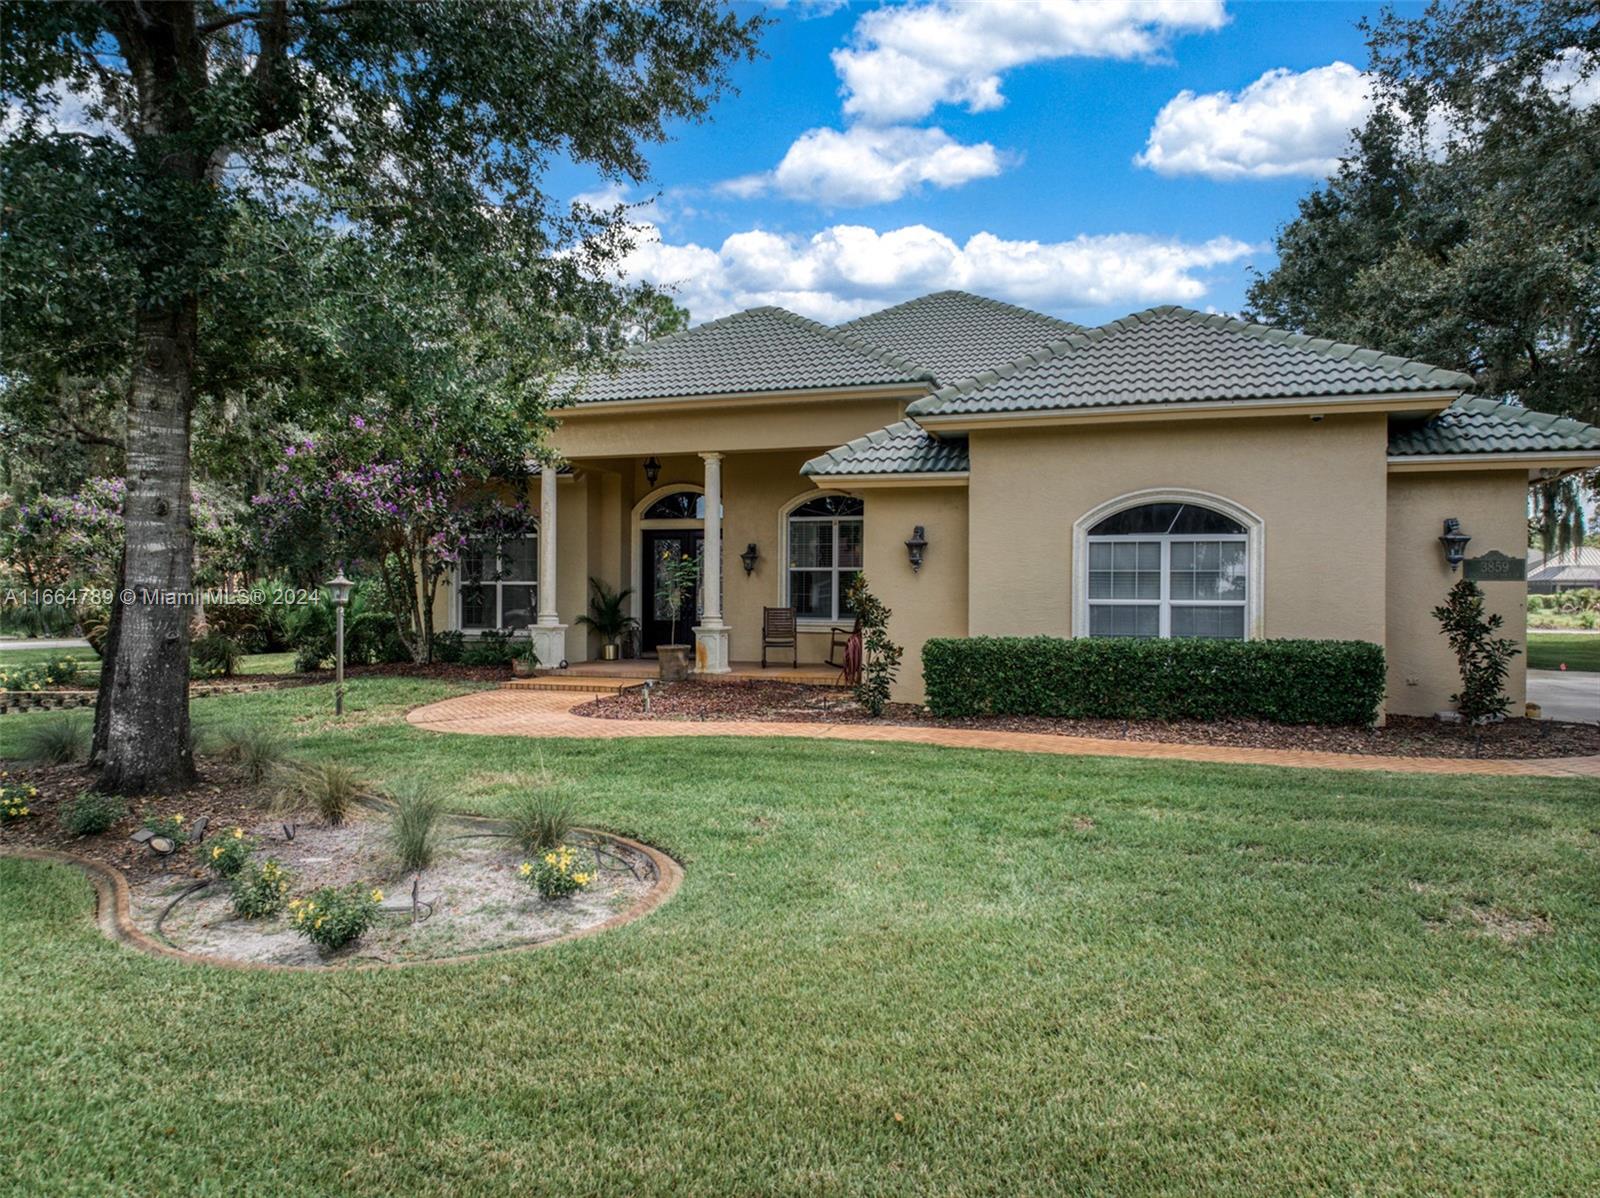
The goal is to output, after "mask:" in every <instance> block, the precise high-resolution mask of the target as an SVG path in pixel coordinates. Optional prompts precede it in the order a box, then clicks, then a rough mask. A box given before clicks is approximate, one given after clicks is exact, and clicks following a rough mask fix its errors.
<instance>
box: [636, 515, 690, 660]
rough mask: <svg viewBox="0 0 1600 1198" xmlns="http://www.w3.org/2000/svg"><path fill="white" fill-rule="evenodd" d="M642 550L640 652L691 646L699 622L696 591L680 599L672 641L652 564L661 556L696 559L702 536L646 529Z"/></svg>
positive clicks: (677, 530) (681, 530)
mask: <svg viewBox="0 0 1600 1198" xmlns="http://www.w3.org/2000/svg"><path fill="white" fill-rule="evenodd" d="M642 548H643V551H644V563H643V564H644V595H643V600H644V603H643V606H644V627H643V628H642V629H640V646H639V647H640V650H641V651H642V652H645V653H653V652H654V651H655V648H656V646H657V645H671V644H679V645H692V644H694V626H695V625H696V624H698V623H699V622H700V588H699V587H698V586H694V587H691V588H689V591H688V593H687V594H686V595H684V597H683V610H682V611H681V612H679V613H678V631H677V640H676V641H674V640H673V639H672V636H673V633H672V613H671V612H669V611H668V610H667V601H666V598H665V597H664V596H663V595H662V594H661V593H660V591H659V590H658V589H657V587H656V565H657V563H659V562H660V561H661V555H662V554H663V553H670V554H671V555H672V556H673V557H677V556H679V555H680V554H684V553H688V554H692V555H693V556H694V557H695V558H696V559H699V558H700V557H701V556H702V555H703V554H704V552H705V533H704V532H702V531H701V530H700V529H698V528H656V529H647V530H646V531H645V533H644V537H643V545H642Z"/></svg>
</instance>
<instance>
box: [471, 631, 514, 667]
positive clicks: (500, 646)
mask: <svg viewBox="0 0 1600 1198" xmlns="http://www.w3.org/2000/svg"><path fill="white" fill-rule="evenodd" d="M513 652H514V647H513V646H512V644H511V634H510V633H509V632H501V631H498V630H497V629H493V628H486V629H484V630H483V631H482V632H480V633H479V634H478V639H477V640H475V641H469V642H467V644H466V646H465V648H463V649H462V652H461V664H462V665H465V666H508V665H510V664H511V657H512V653H513Z"/></svg>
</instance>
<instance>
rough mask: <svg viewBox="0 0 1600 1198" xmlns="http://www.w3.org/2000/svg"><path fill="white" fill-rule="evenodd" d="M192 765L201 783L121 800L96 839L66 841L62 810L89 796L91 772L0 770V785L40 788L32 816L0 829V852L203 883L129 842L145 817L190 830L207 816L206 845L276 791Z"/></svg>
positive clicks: (256, 818)
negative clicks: (9, 849)
mask: <svg viewBox="0 0 1600 1198" xmlns="http://www.w3.org/2000/svg"><path fill="white" fill-rule="evenodd" d="M195 764H196V767H197V768H198V770H199V774H200V777H199V780H198V781H196V782H195V783H194V784H193V785H191V786H189V787H187V788H185V789H184V790H182V791H179V792H177V793H174V794H170V795H162V796H159V797H146V798H133V799H128V800H127V812H126V813H125V814H124V815H123V817H122V818H121V819H120V820H118V821H117V822H116V823H115V824H114V825H112V827H111V828H110V829H109V830H108V831H105V832H102V833H99V834H98V835H95V836H69V835H67V834H66V833H65V832H64V831H62V828H61V823H60V812H61V807H62V805H63V804H64V803H66V802H67V801H68V800H70V799H73V798H76V797H77V795H78V794H79V793H80V792H81V791H85V790H91V789H93V787H94V780H95V770H94V769H92V768H91V767H89V766H86V765H44V766H23V765H18V764H15V763H6V764H0V768H3V769H5V770H7V771H8V772H9V775H10V776H9V777H8V778H7V779H6V781H7V782H19V783H22V784H23V785H30V784H31V785H33V786H37V787H38V788H39V794H38V796H37V797H36V798H34V799H32V800H31V801H30V802H29V804H28V805H29V807H30V808H31V809H32V813H31V814H29V815H27V816H25V817H24V818H22V819H18V820H10V821H8V822H6V823H0V845H7V846H16V847H21V848H35V849H56V850H58V851H60V852H65V853H75V854H77V855H78V856H80V857H88V858H90V859H92V860H94V861H99V862H101V863H102V864H105V865H111V866H115V867H116V868H117V869H120V870H121V871H122V872H123V873H125V874H126V875H127V876H128V880H129V881H130V882H138V881H141V880H143V879H145V878H149V877H153V876H155V875H158V874H164V875H167V876H172V875H173V874H174V873H175V872H176V871H179V870H183V871H188V870H190V869H192V870H193V872H194V875H195V876H196V877H200V876H203V874H204V871H203V870H201V869H200V868H199V865H198V863H196V862H193V861H192V859H191V857H190V855H189V854H188V853H175V854H173V855H172V856H171V857H157V856H155V855H153V854H152V853H151V852H150V851H149V850H148V849H146V848H145V847H144V846H143V845H141V844H135V843H134V842H133V841H131V840H129V839H128V837H129V836H131V835H132V834H133V833H134V832H137V831H138V830H139V828H140V827H142V826H143V824H144V820H145V817H146V816H158V815H175V814H176V815H181V816H183V822H184V823H185V824H186V825H188V826H190V827H192V826H193V825H194V822H195V821H196V820H197V819H199V818H200V817H201V816H206V817H208V819H209V821H210V826H209V829H208V830H207V832H206V837H207V839H208V840H209V838H210V837H211V836H212V835H214V834H215V833H216V832H218V831H220V830H225V829H231V828H234V827H237V826H244V827H249V826H251V825H252V824H256V823H259V822H260V821H261V820H262V819H263V818H265V816H266V815H267V812H268V810H269V808H270V806H271V801H272V797H273V795H274V794H275V793H276V791H277V786H276V785H275V784H273V783H252V782H250V781H249V780H248V779H246V778H245V776H244V775H243V774H242V773H241V772H240V771H239V770H238V769H237V768H236V767H234V766H232V765H230V764H229V763H227V762H224V761H218V760H216V759H214V758H202V759H199V760H197V761H196V763H195Z"/></svg>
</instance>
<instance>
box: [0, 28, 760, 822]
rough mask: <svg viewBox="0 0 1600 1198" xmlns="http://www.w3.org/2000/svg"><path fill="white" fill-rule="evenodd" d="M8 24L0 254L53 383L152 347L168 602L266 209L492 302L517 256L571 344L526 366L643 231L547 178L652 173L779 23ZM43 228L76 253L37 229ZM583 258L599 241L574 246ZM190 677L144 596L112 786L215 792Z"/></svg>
mask: <svg viewBox="0 0 1600 1198" xmlns="http://www.w3.org/2000/svg"><path fill="white" fill-rule="evenodd" d="M5 23H6V32H5V37H4V39H3V40H0V90H3V93H4V94H3V96H0V99H3V100H4V101H5V103H6V105H7V108H8V109H9V110H11V111H12V112H13V113H14V114H15V115H14V117H13V118H12V120H11V121H9V122H8V128H7V132H6V134H5V154H6V157H7V159H8V162H7V166H6V169H7V176H8V190H7V197H6V204H5V212H4V216H5V219H6V220H7V227H6V230H5V237H4V238H3V239H0V246H4V247H5V250H6V252H7V256H8V261H7V263H6V267H7V271H6V273H7V274H8V275H9V274H10V273H11V268H12V265H13V262H15V264H16V265H17V266H18V268H19V273H18V274H17V276H16V277H17V278H19V279H21V280H22V282H21V283H19V284H17V285H16V286H12V285H11V284H10V283H9V282H8V285H7V295H6V298H7V301H8V309H11V310H13V311H14V310H17V309H16V307H15V305H16V304H17V303H18V302H19V301H20V302H21V303H22V304H25V305H30V306H31V305H37V306H39V308H40V309H41V310H42V311H44V312H46V313H47V314H48V315H49V317H50V321H49V322H46V324H45V325H44V326H42V327H43V329H44V332H45V333H47V334H49V336H50V338H53V339H47V340H46V341H45V342H44V346H43V352H42V353H40V354H39V355H38V359H39V360H37V361H36V362H35V363H34V365H33V367H32V369H34V370H35V371H42V372H45V373H50V374H52V375H54V374H61V373H64V372H63V371H60V370H58V369H56V367H57V366H59V365H60V364H61V363H64V362H70V363H73V364H76V362H77V360H78V359H81V358H85V357H87V358H90V359H94V358H95V354H94V352H93V351H92V350H90V349H88V348H86V347H89V346H91V345H94V344H105V343H108V342H116V341H117V340H118V339H125V341H126V344H127V345H128V346H129V347H130V348H129V349H128V351H127V354H126V367H125V371H124V373H123V374H122V376H121V377H120V379H115V380H113V382H112V385H111V389H112V390H113V391H120V392H121V393H122V394H123V396H124V397H125V405H126V406H125V413H124V419H123V424H124V429H123V432H122V437H121V441H122V447H123V452H124V453H125V460H126V480H127V492H126V498H125V520H126V529H127V537H126V547H125V551H124V554H123V557H122V561H121V566H120V578H119V582H120V584H121V585H120V586H119V588H118V589H119V592H122V593H132V594H134V595H136V596H145V595H161V594H182V593H186V592H188V591H190V590H191V589H192V583H193V566H192V560H193V559H192V553H191V542H192V532H191V527H190V505H189V487H190V473H191V461H190V432H191V424H192V420H193V417H194V410H195V399H196V391H195V387H196V379H197V373H198V372H199V371H200V369H201V362H200V359H199V355H200V353H201V350H202V346H201V343H200V332H199V331H200V328H201V327H202V324H203V322H204V321H205V320H206V319H207V317H208V315H209V316H213V317H214V316H222V317H226V315H227V311H228V305H229V304H230V303H232V302H235V300H236V298H237V295H236V293H237V291H238V290H239V289H240V288H241V283H240V281H239V280H238V279H225V278H222V277H220V272H219V269H218V267H219V263H220V262H221V261H222V260H223V259H224V257H225V253H224V250H225V247H226V246H227V244H228V239H229V236H230V232H231V230H232V229H233V227H234V222H235V221H236V219H237V214H238V211H239V208H240V203H239V201H241V199H244V200H248V203H249V204H253V205H258V206H264V207H266V208H267V209H268V210H270V211H277V212H281V211H290V210H294V209H297V208H309V209H310V210H312V211H314V212H315V213H316V215H317V219H318V220H320V221H321V222H323V224H324V225H325V226H327V227H331V228H337V229H339V230H341V231H343V232H345V233H346V234H347V235H349V236H352V237H358V238H370V239H374V240H376V241H378V242H380V243H382V244H384V245H385V246H386V247H388V248H389V249H391V250H392V251H394V252H395V253H396V254H398V255H406V254H409V253H411V252H415V253H416V254H417V255H418V256H420V257H421V258H423V259H425V260H427V261H429V262H430V263H433V264H435V265H436V266H437V267H438V268H439V270H440V271H441V272H442V274H443V276H444V277H447V278H449V279H451V280H452V281H456V282H462V281H464V285H465V286H467V287H468V288H470V287H471V286H473V285H474V282H473V281H474V280H482V279H484V278H485V277H486V276H485V275H484V272H483V267H484V261H483V254H484V251H485V248H486V247H493V248H494V249H495V251H496V253H497V254H499V255H503V257H504V261H503V264H502V266H501V270H502V271H504V272H507V273H511V272H521V276H522V277H523V278H524V280H525V281H524V283H523V286H524V288H525V289H529V290H532V291H534V292H535V293H537V294H540V295H541V296H542V299H543V303H542V305H541V306H540V307H539V308H537V309H534V310H533V313H532V314H531V315H532V316H533V317H535V323H536V325H537V328H536V330H535V334H537V333H545V334H548V335H549V341H548V342H547V343H545V344H541V343H540V337H539V336H538V335H532V334H531V335H529V336H527V337H524V338H523V339H521V341H520V342H519V345H520V346H521V347H523V348H522V352H523V355H524V361H527V360H529V359H531V357H532V356H533V355H535V354H536V353H537V352H538V351H539V350H543V349H548V348H550V345H551V344H554V345H557V346H560V344H561V330H563V329H564V328H567V327H568V326H569V325H570V324H571V323H573V322H571V321H568V320H563V319H560V318H562V317H565V316H567V315H568V312H567V308H568V302H567V301H568V298H569V295H570V293H571V291H572V289H573V287H572V283H573V280H574V279H575V278H579V277H584V275H583V270H582V268H583V267H584V266H588V267H590V268H595V267H596V266H598V265H603V262H597V261H596V259H607V258H609V260H611V261H615V259H616V257H617V256H618V255H619V254H620V253H622V252H624V250H625V249H626V244H625V238H622V237H619V236H617V231H618V229H619V228H620V227H621V226H622V225H623V224H624V223H625V216H624V214H623V213H621V212H620V211H614V212H610V213H604V212H594V211H591V210H581V211H580V210H579V209H578V208H576V207H573V206H566V205H558V204H556V203H555V202H554V201H553V200H552V198H551V197H550V196H548V195H547V194H546V193H545V191H544V190H543V189H542V186H541V183H542V178H543V175H544V172H545V170H546V167H547V165H548V164H549V163H550V162H551V161H552V160H556V159H569V160H574V161H577V162H581V163H586V164H588V165H590V166H591V167H593V168H594V169H595V170H596V171H597V172H598V173H599V174H600V175H601V176H603V177H605V178H607V179H611V180H616V181H629V182H640V181H642V180H644V179H645V178H646V177H647V174H648V171H647V164H646V160H645V157H644V154H643V149H642V147H643V146H644V145H645V144H646V143H649V142H654V141H659V140H661V139H663V138H664V136H665V134H666V126H667V122H668V121H670V120H674V119H685V118H688V119H694V118H698V117H700V116H702V115H703V114H704V112H705V111H706V109H707V107H708V106H709V104H710V102H711V101H712V100H713V99H714V98H715V97H716V96H717V95H718V94H719V93H720V92H722V91H723V90H724V89H725V88H726V85H727V68H728V66H729V64H730V63H731V62H732V61H734V60H736V59H738V58H740V57H745V56H749V55H751V54H753V53H754V49H755V40H756V37H757V34H758V31H759V25H760V19H759V18H742V17H740V16H738V15H736V14H733V13H731V12H728V11H726V10H724V9H722V8H720V7H719V6H717V5H715V4H713V3H711V2H709V0H677V2H673V3H666V2H662V3H638V2H635V0H586V2H572V3H545V2H541V3H533V4H463V3H399V2H395V3H383V2H378V0H373V2H360V0H165V2H162V3H152V2H149V0H130V2H127V3H113V2H104V3H88V2H76V3H46V2H41V0H33V2H29V0H13V2H12V3H8V4H7V6H6V22H5ZM86 130H87V132H86ZM13 164H17V170H16V173H13ZM42 164H44V165H42ZM30 166H31V167H32V168H34V169H27V170H24V169H22V168H24V167H30ZM20 181H25V182H26V184H27V188H26V189H24V190H22V191H19V190H18V189H17V187H16V186H15V184H16V183H17V182H20ZM46 191H53V193H54V194H55V195H56V197H57V198H58V200H59V201H60V203H59V205H58V206H51V205H49V204H48V202H46V201H44V200H43V194H42V193H44V192H46ZM35 218H38V219H41V220H46V221H47V222H48V223H50V224H51V228H50V235H49V236H41V237H34V238H31V239H30V238H27V237H21V238H20V239H14V238H13V236H12V234H13V231H14V230H18V231H20V230H25V229H26V228H27V227H28V224H29V221H30V220H33V219H35ZM14 244H15V245H17V246H18V247H19V248H17V249H16V250H13V248H12V247H13V245H14ZM574 245H580V246H584V247H590V252H588V253H586V254H585V253H578V254H573V253H571V252H561V251H570V249H571V247H572V246H574ZM13 253H14V254H15V257H14V258H13V256H12V255H13ZM96 261H103V262H106V263H115V264H123V265H125V266H126V276H125V278H121V277H116V274H115V272H114V271H111V270H109V269H108V270H107V272H106V274H107V276H108V277H107V278H106V279H104V280H101V281H99V282H98V283H97V284H96V285H94V286H91V287H87V288H85V289H84V291H83V292H81V293H79V292H76V291H74V290H73V289H72V288H71V287H63V286H62V283H63V281H64V280H68V279H70V278H72V277H73V276H74V274H75V272H80V270H81V265H80V264H82V263H85V262H88V263H93V262H96ZM598 273H599V272H598V271H597V270H594V269H591V270H590V272H589V274H588V275H587V277H588V278H590V279H592V278H596V277H598ZM64 293H66V294H64ZM586 296H587V297H589V298H592V292H586ZM276 299H277V304H278V305H281V306H282V307H285V308H289V307H292V306H293V305H294V304H295V303H296V302H298V297H296V296H294V295H292V294H290V293H287V292H286V293H284V294H281V295H279V296H278V297H276ZM586 302H587V301H586ZM274 306H275V304H274V302H273V300H272V299H271V298H270V297H269V299H268V301H267V302H266V303H265V304H264V305H262V307H264V309H265V310H266V311H267V312H268V313H269V314H270V313H271V312H272V311H273V309H274ZM64 309H71V311H64ZM52 322H53V323H52ZM218 323H220V324H222V325H224V326H225V325H226V324H227V323H228V322H227V320H226V319H223V320H220V321H219V322H218ZM578 323H580V324H581V321H580V322H578ZM97 329H98V330H99V335H98V337H97V336H96V330H97ZM13 333H15V330H13ZM51 353H54V354H55V355H56V361H55V362H52V361H51V359H50V355H51ZM103 356H104V355H101V357H103ZM100 364H101V363H99V362H96V363H95V365H100ZM512 369H522V367H519V366H517V365H513V366H512ZM97 377H105V376H104V375H101V376H97ZM86 432H87V433H89V434H91V435H95V436H99V435H102V430H97V429H93V428H87V429H86ZM187 675H188V629H187V612H186V611H185V610H184V609H183V608H182V607H179V606H176V605H172V604H169V603H161V602H144V601H135V602H132V603H127V604H123V603H120V602H119V603H118V604H117V606H116V607H115V608H114V609H113V613H112V621H111V632H110V637H109V643H108V649H107V654H106V662H105V666H104V671H103V674H102V679H101V690H100V696H101V697H100V702H99V706H98V708H97V712H96V725H97V727H96V760H97V761H98V763H99V765H100V771H101V773H100V778H99V781H98V785H99V786H100V787H101V788H102V789H105V790H113V791H141V790H152V789H160V788H163V787H169V786H173V785H177V784H181V783H182V782H184V781H186V780H187V779H188V778H189V777H191V776H192V774H193V765H192V762H191V761H190V758H189V750H188V748H187V746H188V743H189V737H188V703H187Z"/></svg>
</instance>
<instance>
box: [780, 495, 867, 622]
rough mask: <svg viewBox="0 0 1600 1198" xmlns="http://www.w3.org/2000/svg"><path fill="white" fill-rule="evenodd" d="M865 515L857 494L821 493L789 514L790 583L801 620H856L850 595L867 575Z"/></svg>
mask: <svg viewBox="0 0 1600 1198" xmlns="http://www.w3.org/2000/svg"><path fill="white" fill-rule="evenodd" d="M865 514H866V505H865V504H864V503H863V502H862V501H861V500H860V499H857V498H856V497H855V496H854V495H819V496H817V497H816V498H815V499H808V500H807V501H806V502H804V503H802V504H800V506H798V507H796V508H795V509H794V510H793V511H791V512H790V513H789V515H788V518H787V520H786V522H785V525H784V528H785V544H786V547H787V558H788V561H787V563H786V564H787V569H786V570H785V574H784V586H785V593H786V596H787V600H788V605H789V606H790V607H792V608H794V611H795V617H796V618H797V619H801V620H815V621H818V622H822V621H836V620H850V619H854V618H855V612H854V611H852V610H851V608H850V605H849V603H847V602H846V601H845V597H844V593H845V591H846V590H847V589H848V588H849V586H850V583H851V582H853V581H854V580H855V577H856V575H857V574H859V573H861V562H862V537H863V531H864V528H865V519H864V518H865Z"/></svg>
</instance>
